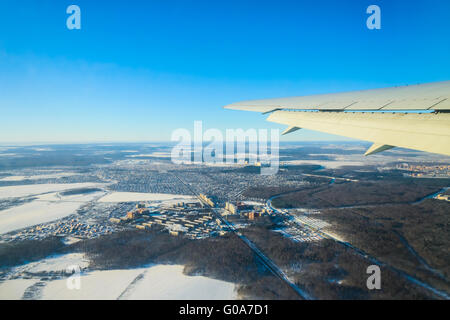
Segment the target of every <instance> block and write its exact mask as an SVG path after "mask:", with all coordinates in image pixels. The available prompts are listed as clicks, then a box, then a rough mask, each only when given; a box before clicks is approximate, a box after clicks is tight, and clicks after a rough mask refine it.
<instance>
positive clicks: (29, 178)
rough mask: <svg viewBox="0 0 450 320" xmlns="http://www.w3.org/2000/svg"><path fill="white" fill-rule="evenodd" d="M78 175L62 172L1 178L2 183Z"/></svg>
mask: <svg viewBox="0 0 450 320" xmlns="http://www.w3.org/2000/svg"><path fill="white" fill-rule="evenodd" d="M75 175H78V173H75V172H64V173H63V172H62V173H51V174H41V175H29V176H8V177H4V178H1V179H0V181H23V180H38V179H58V178H63V177H71V176H75Z"/></svg>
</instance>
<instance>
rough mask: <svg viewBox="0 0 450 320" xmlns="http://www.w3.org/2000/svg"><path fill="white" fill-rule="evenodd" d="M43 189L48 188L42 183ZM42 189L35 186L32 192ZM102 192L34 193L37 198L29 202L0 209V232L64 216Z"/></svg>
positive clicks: (99, 195) (97, 196)
mask: <svg viewBox="0 0 450 320" xmlns="http://www.w3.org/2000/svg"><path fill="white" fill-rule="evenodd" d="M72 185H75V184H72ZM76 185H80V184H76ZM82 185H86V184H82ZM91 185H92V184H91ZM35 186H42V185H34V186H33V187H35ZM20 187H22V186H20ZM26 187H28V186H26ZM8 188H14V187H8ZM0 189H1V188H0ZM44 189H45V190H50V188H48V187H47V185H44ZM44 189H39V188H36V191H33V192H39V191H37V190H41V191H40V192H42V190H44ZM69 189H72V188H69ZM63 190H64V189H63ZM27 192H28V191H27ZM104 194H105V192H103V191H98V192H93V193H88V194H78V195H68V196H63V195H61V194H59V193H57V192H53V193H46V194H41V195H36V198H37V199H35V200H33V201H31V202H28V203H25V204H22V205H18V206H16V207H12V208H9V209H5V210H1V211H0V234H3V233H8V232H11V231H14V230H18V229H22V228H26V227H30V226H34V225H37V224H41V223H45V222H50V221H54V220H58V219H61V218H64V217H66V216H69V215H71V214H73V213H75V212H76V211H77V210H78V209H79V208H80V207H81V206H82V205H84V204H86V203H88V202H89V201H93V200H95V199H96V198H99V197H101V196H102V195H104Z"/></svg>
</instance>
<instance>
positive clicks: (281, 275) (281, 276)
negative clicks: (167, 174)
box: [174, 174, 314, 300]
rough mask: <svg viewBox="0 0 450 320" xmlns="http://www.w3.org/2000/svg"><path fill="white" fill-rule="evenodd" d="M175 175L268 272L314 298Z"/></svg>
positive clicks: (303, 295)
mask: <svg viewBox="0 0 450 320" xmlns="http://www.w3.org/2000/svg"><path fill="white" fill-rule="evenodd" d="M174 175H175V177H176V178H177V179H178V180H179V181H180V182H181V183H183V184H184V185H185V186H186V187H187V188H189V190H190V191H191V192H192V193H193V194H195V196H196V197H197V198H198V199H199V201H200V202H201V203H203V204H204V205H205V206H207V207H209V208H211V211H212V212H213V213H214V216H215V218H216V219H219V220H220V221H221V222H222V223H224V224H225V225H226V226H227V227H228V228H229V229H230V230H231V231H232V232H233V233H234V234H235V235H236V236H238V237H239V239H241V240H242V242H244V243H245V244H246V245H247V246H248V247H249V248H250V250H252V251H253V253H254V254H255V255H256V256H257V257H258V258H259V260H260V261H261V263H262V264H263V265H264V266H265V267H266V268H267V270H269V271H270V272H272V274H273V275H274V276H276V277H277V278H279V279H280V280H282V281H283V282H285V283H286V284H287V285H288V286H289V287H291V289H292V290H294V291H295V293H297V294H298V295H299V296H300V297H301V298H302V299H305V300H313V299H314V298H313V297H312V296H311V295H310V294H308V293H307V292H305V291H304V290H302V289H300V288H299V287H298V286H297V285H296V284H295V283H294V282H292V281H291V280H290V279H289V277H288V276H287V275H286V274H285V273H284V272H283V270H281V268H280V267H278V266H277V265H276V264H275V262H273V261H272V260H271V259H269V258H268V257H267V256H266V255H265V254H264V253H263V252H262V251H261V250H259V249H258V247H257V246H256V245H255V244H254V243H253V242H252V241H250V239H248V238H247V237H246V236H245V235H243V234H242V233H241V232H239V230H237V229H236V228H235V226H234V225H233V224H232V223H231V222H229V221H228V220H226V219H225V218H224V217H223V216H222V215H221V214H220V213H219V212H218V209H217V208H214V207H211V206H210V205H208V204H207V203H205V202H204V201H203V199H201V198H200V196H199V194H198V192H196V191H195V190H193V188H192V187H191V186H190V185H189V184H188V183H186V182H184V181H183V180H182V179H181V178H180V177H178V176H177V175H176V174H174Z"/></svg>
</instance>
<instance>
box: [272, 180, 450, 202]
mask: <svg viewBox="0 0 450 320" xmlns="http://www.w3.org/2000/svg"><path fill="white" fill-rule="evenodd" d="M426 180H427V179H424V181H422V179H421V180H417V179H411V180H410V179H404V180H400V181H384V180H381V181H370V182H369V181H359V182H348V183H341V184H333V185H329V186H326V187H323V186H322V187H316V188H313V189H305V190H300V191H298V192H293V193H289V194H286V195H283V196H281V197H279V198H276V199H274V200H273V201H272V203H273V205H274V206H275V207H278V208H297V207H307V208H332V207H340V206H355V205H372V204H373V205H379V204H389V203H408V202H414V201H418V200H420V199H422V198H423V197H425V196H428V195H430V194H433V193H434V192H437V191H438V190H440V189H441V188H442V185H443V183H442V181H429V180H428V181H426ZM432 180H439V179H432Z"/></svg>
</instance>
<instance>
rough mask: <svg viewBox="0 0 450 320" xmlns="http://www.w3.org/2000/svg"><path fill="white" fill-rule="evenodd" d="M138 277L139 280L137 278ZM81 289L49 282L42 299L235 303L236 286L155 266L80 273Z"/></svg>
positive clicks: (171, 268) (62, 283)
mask: <svg viewBox="0 0 450 320" xmlns="http://www.w3.org/2000/svg"><path fill="white" fill-rule="evenodd" d="M140 275H141V277H142V278H141V279H137V280H136V281H135V283H133V284H132V282H133V280H135V279H136V277H138V276H140ZM80 280H81V281H80V284H81V286H80V289H79V290H76V289H72V290H69V289H68V288H67V284H66V283H67V279H61V280H55V281H51V282H49V283H48V284H47V286H45V288H44V289H43V299H46V300H53V299H73V300H78V299H87V300H92V299H104V300H111V299H118V298H119V297H120V298H121V299H145V300H152V299H160V300H168V299H170V300H186V299H226V300H230V299H236V298H237V295H236V293H235V290H234V289H235V285H234V284H233V283H228V282H225V281H220V280H214V279H209V278H206V277H202V276H186V275H184V274H183V266H180V265H174V266H172V265H157V266H152V267H149V268H138V269H127V270H107V271H93V272H89V273H82V274H81V278H80Z"/></svg>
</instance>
